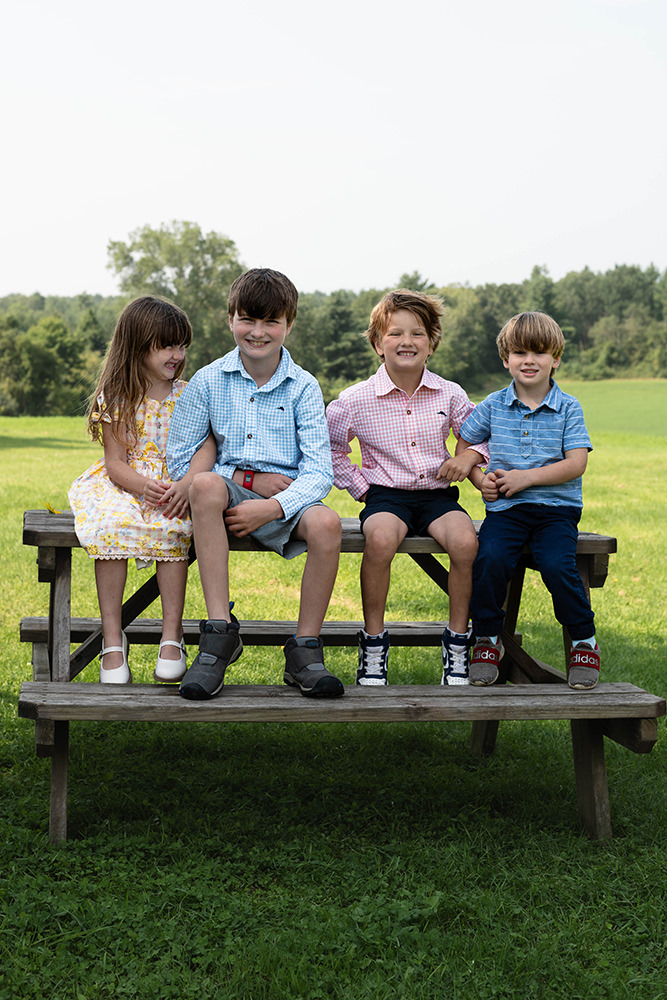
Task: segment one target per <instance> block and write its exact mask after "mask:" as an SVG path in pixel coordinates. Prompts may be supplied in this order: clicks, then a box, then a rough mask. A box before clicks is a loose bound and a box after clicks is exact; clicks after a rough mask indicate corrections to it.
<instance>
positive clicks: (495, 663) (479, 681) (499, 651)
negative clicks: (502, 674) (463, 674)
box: [470, 637, 503, 687]
mask: <svg viewBox="0 0 667 1000" xmlns="http://www.w3.org/2000/svg"><path fill="white" fill-rule="evenodd" d="M502 655H503V644H502V643H501V641H500V639H498V641H497V642H492V641H491V639H489V638H488V637H481V638H479V639H477V640H476V641H475V645H474V647H473V651H472V657H471V659H470V683H471V684H475V685H476V686H478V687H488V685H489V684H494V683H495V681H497V680H498V667H499V664H500V658H501V656H502Z"/></svg>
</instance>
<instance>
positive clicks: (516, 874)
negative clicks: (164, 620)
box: [0, 381, 667, 1000]
mask: <svg viewBox="0 0 667 1000" xmlns="http://www.w3.org/2000/svg"><path fill="white" fill-rule="evenodd" d="M562 384H563V387H564V388H565V389H566V390H568V391H572V392H574V393H575V394H576V395H578V396H579V398H580V399H581V401H582V403H583V405H584V410H585V413H586V419H587V424H588V427H589V430H590V432H591V435H592V438H593V443H594V446H595V450H594V451H593V453H592V454H591V457H590V460H589V467H588V471H587V473H586V476H585V480H584V500H585V510H584V516H583V519H582V527H583V528H584V529H587V530H591V531H599V532H602V533H605V534H611V535H615V536H616V537H617V538H618V544H619V551H618V555H617V556H615V557H612V562H611V569H610V574H609V579H608V580H607V583H606V586H605V587H604V589H602V590H597V591H594V592H593V603H594V609H595V611H596V615H597V633H598V638H599V641H600V645H601V647H602V654H603V677H604V679H606V680H629V681H632V682H634V683H636V684H638V685H640V686H642V687H646V688H648V689H649V690H651V691H653V692H654V693H656V694H660V695H663V696H664V695H665V694H666V693H667V672H666V670H665V667H666V665H667V655H666V654H667V649H666V647H667V622H666V615H665V594H666V592H667V586H666V584H667V581H666V570H665V566H666V565H667V533H666V532H665V528H664V524H663V511H664V499H663V498H664V496H665V493H666V491H667V471H666V470H665V463H664V461H663V460H662V456H663V455H664V453H665V447H666V446H667V383H665V382H648V381H641V382H639V381H637V382H634V381H633V382H600V383H587V384H583V383H565V382H564V383H562ZM97 454H98V449H97V447H96V446H91V445H90V444H89V443H87V442H86V439H85V436H84V428H83V422H82V421H81V420H74V419H66V418H50V419H29V418H16V419H11V418H0V456H1V465H0V477H1V480H0V481H1V482H2V500H3V502H2V514H1V515H0V542H1V545H2V548H1V551H2V593H1V595H0V640H1V645H0V712H1V713H2V722H1V726H2V729H1V734H0V765H1V767H0V782H1V786H0V788H1V796H0V824H1V830H0V838H1V839H0V843H1V844H2V847H1V848H0V851H1V864H0V893H1V894H2V900H1V904H0V1000H10V998H11V1000H14V998H17V997H23V998H33V997H35V998H37V997H42V996H49V997H50V998H52V1000H98V998H100V1000H106V998H112V997H114V998H147V1000H148V998H151V1000H152V998H163V997H164V998H171V997H178V998H180V1000H184V998H190V997H192V998H201V1000H205V998H209V997H210V998H221V997H222V998H234V1000H236V998H239V1000H241V998H242V1000H264V998H266V1000H319V998H325V997H335V998H343V997H345V998H366V997H368V998H377V1000H385V998H387V1000H388V998H396V997H406V998H415V1000H421V998H424V1000H426V998H436V997H437V998H443V997H445V998H455V1000H458V998H459V997H460V998H466V1000H477V998H479V1000H486V998H510V997H511V998H515V997H521V998H533V997H535V998H537V997H549V998H552V997H553V998H557V1000H560V998H563V1000H565V998H568V1000H578V998H582V1000H583V998H586V1000H598V998H599V1000H602V998H605V1000H621V998H626V997H627V998H632V1000H658V998H667V986H666V985H665V976H664V972H663V969H664V966H665V962H666V959H667V954H666V952H667V948H666V945H665V941H666V937H667V898H666V890H665V885H666V882H667V853H666V851H665V836H664V831H665V826H666V825H667V740H666V739H665V731H664V723H660V729H659V732H660V737H659V741H658V745H657V746H656V748H655V749H654V751H653V752H652V753H651V754H650V755H648V756H647V757H638V756H635V755H633V754H631V753H629V752H628V751H626V750H624V749H622V748H620V747H618V746H617V745H616V744H609V745H608V747H607V764H608V772H609V785H610V794H611V805H612V822H613V824H614V830H615V837H614V839H613V841H611V842H610V843H608V844H604V845H599V844H592V843H590V842H588V840H587V839H586V838H585V837H584V836H583V835H582V834H580V833H579V830H578V824H577V815H576V801H575V794H574V781H573V768H572V762H571V759H570V758H571V749H570V740H569V731H568V726H567V724H566V723H554V722H548V723H534V724H530V723H528V724H527V723H521V724H519V723H505V724H503V726H502V727H501V731H500V735H499V739H498V745H497V748H496V752H495V754H494V755H493V757H491V758H490V759H488V760H481V761H480V760H474V759H471V758H470V757H469V756H468V753H467V737H468V727H467V726H465V725H462V724H448V725H437V724H423V725H416V724H415V725H413V724H407V723H406V724H402V725H400V726H398V725H393V726H392V725H387V726H370V725H347V726H345V725H340V726H336V725H322V726H310V727H309V726H305V725H303V726H302V725H294V726H280V725H264V726H260V725H242V724H239V725H228V726H225V727H221V726H215V725H208V724H205V725H198V726H195V725H192V726H188V725H176V724H168V723H163V724H154V725H145V724H133V725H122V724H119V723H118V724H115V725H98V724H92V723H85V724H83V723H82V724H78V725H73V726H72V735H71V741H72V752H71V768H70V771H71V790H70V837H71V839H70V840H69V841H68V843H67V844H66V845H64V846H63V847H61V848H52V847H51V846H50V845H49V844H48V785H49V774H48V762H46V761H44V760H37V759H36V758H35V756H34V743H33V732H32V727H31V725H30V724H29V723H28V722H26V721H23V720H19V719H17V716H16V706H17V700H18V690H19V686H20V683H21V681H22V680H24V679H27V678H29V677H30V675H31V668H30V663H29V660H30V651H29V649H28V648H25V647H23V646H22V645H21V644H20V643H19V642H18V622H19V619H20V618H21V616H23V615H26V614H45V613H46V611H47V606H48V587H47V586H46V585H44V584H38V583H37V575H36V571H35V564H34V563H35V551H34V550H32V549H27V548H25V547H23V546H22V544H21V516H22V512H23V510H24V508H29V507H43V506H44V505H45V504H47V503H48V504H50V505H51V506H53V507H55V508H62V507H64V506H66V493H67V487H68V485H69V483H70V482H71V480H72V479H73V478H74V477H75V476H76V475H77V474H78V473H79V472H80V471H82V470H83V469H84V468H85V467H86V465H88V464H89V463H90V462H91V461H92V459H93V458H94V457H97ZM330 502H331V503H332V504H333V505H334V506H335V508H336V509H337V510H338V511H339V513H341V514H343V515H345V514H353V513H355V512H356V510H357V506H356V505H355V504H354V503H353V502H352V501H350V500H349V499H348V498H347V497H345V496H343V495H340V494H334V495H332V497H331V498H330ZM463 502H464V503H465V505H466V507H467V508H468V510H469V511H470V513H471V514H472V515H473V516H477V517H479V516H482V507H481V504H480V502H479V499H478V497H477V496H476V495H475V494H474V491H473V490H472V489H471V488H465V489H464V492H463ZM358 560H359V557H357V556H345V557H344V558H343V560H342V564H341V571H340V574H339V579H338V582H337V586H336V591H335V594H334V599H333V602H332V607H331V617H332V618H355V617H358V616H359V614H360V601H359V591H358ZM301 566H302V563H301V561H300V560H298V561H296V562H295V563H293V564H289V563H286V562H284V561H282V560H280V559H278V558H277V557H275V556H272V555H269V554H266V555H257V556H254V557H253V558H252V559H248V558H247V557H245V559H244V558H243V557H242V556H241V555H235V556H234V557H233V564H232V581H233V596H234V598H235V600H236V602H237V608H236V610H237V613H238V615H239V617H240V618H262V617H264V618H280V617H292V616H294V614H295V608H296V601H297V596H298V587H299V578H300V572H301ZM136 575H137V576H138V574H136ZM134 576H135V572H134V571H133V574H132V579H131V582H132V580H134ZM139 579H143V577H140V578H139ZM525 595H526V596H525V599H524V605H523V608H522V614H521V617H520V628H521V631H522V632H523V633H524V635H525V637H526V640H525V641H526V643H527V644H529V645H530V648H531V649H534V650H535V651H536V652H537V653H538V655H540V656H541V658H542V659H544V660H547V661H549V662H553V663H559V662H560V659H561V658H562V649H561V640H560V634H559V629H558V626H557V625H556V623H555V621H554V619H553V613H552V610H551V607H550V601H549V599H548V595H547V594H546V593H545V591H544V588H543V587H542V585H541V583H540V581H539V578H537V576H536V575H532V574H531V576H530V578H529V580H528V583H527V585H526V588H525ZM440 602H441V598H440V596H439V591H438V590H437V588H435V586H434V585H433V584H431V583H430V582H429V581H428V580H426V579H425V578H423V574H421V573H420V571H419V570H417V569H416V567H413V565H412V562H411V561H410V560H408V559H399V561H398V562H397V564H396V567H395V572H394V581H393V586H392V591H391V594H390V602H389V607H388V617H389V618H406V619H429V618H431V619H433V618H446V616H447V610H446V607H440V606H439V604H440ZM73 605H74V608H75V613H80V614H87V613H88V614H94V613H95V612H96V598H95V591H94V584H93V576H92V566H91V564H90V562H89V561H88V560H87V559H86V557H85V555H84V554H83V553H77V554H76V556H75V558H74V586H73ZM158 613H159V612H158V610H157V608H156V610H155V614H158ZM202 613H203V601H202V595H201V588H200V585H199V580H198V575H197V573H196V570H194V571H193V572H192V574H191V580H190V583H189V590H188V600H187V608H186V614H187V615H188V616H189V617H199V616H200V615H201V614H202ZM131 656H132V669H133V673H134V675H135V677H136V679H138V680H145V681H148V680H149V679H150V676H151V673H152V659H153V657H154V656H155V650H150V649H142V648H141V647H139V648H133V649H132V651H131ZM281 656H282V654H281V652H280V650H279V649H252V648H249V649H248V650H247V651H246V652H245V653H244V655H243V657H242V659H241V660H240V661H239V662H238V664H236V665H235V666H234V667H233V668H232V671H230V677H229V679H230V682H232V683H233V682H234V681H256V682H266V683H277V682H278V681H279V680H280V677H281V669H280V663H281ZM328 660H329V663H330V665H331V666H332V668H333V669H334V670H335V671H336V672H337V673H338V674H339V675H340V676H341V677H342V678H343V679H344V681H345V682H347V683H352V681H353V677H354V669H355V651H354V650H352V649H344V650H332V651H331V652H330V653H329V656H328ZM390 670H391V673H390V680H391V681H392V682H394V683H437V682H438V681H439V676H440V666H439V663H438V657H437V651H434V650H428V649H414V650H394V651H393V652H392V660H391V666H390ZM95 673H96V664H91V666H90V667H89V668H88V670H87V671H86V672H85V673H84V679H88V680H91V679H94V678H95Z"/></svg>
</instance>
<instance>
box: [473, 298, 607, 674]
mask: <svg viewBox="0 0 667 1000" xmlns="http://www.w3.org/2000/svg"><path fill="white" fill-rule="evenodd" d="M497 344H498V353H499V354H500V357H501V358H502V361H503V364H504V366H505V368H507V369H508V370H509V373H510V375H511V376H512V379H513V381H512V383H511V385H509V386H508V387H507V388H506V389H501V390H500V391H499V392H493V393H491V395H489V396H487V398H486V399H485V400H484V401H483V402H482V403H480V404H479V406H477V407H476V408H475V410H474V411H473V413H472V414H471V415H470V416H469V417H468V419H467V420H466V422H465V424H464V425H463V427H462V428H461V439H460V441H459V443H458V448H457V451H459V450H464V449H465V448H468V447H472V446H474V445H476V444H481V443H482V442H483V441H488V442H489V451H490V458H489V465H488V468H487V472H486V475H485V477H484V479H483V480H482V486H481V491H482V496H483V498H484V501H485V504H486V518H485V520H484V523H483V524H482V527H481V529H480V533H479V553H478V555H477V559H476V561H475V564H474V567H473V597H472V601H471V605H470V610H471V616H472V628H473V633H474V635H475V637H476V640H475V646H474V648H473V653H472V658H471V662H470V683H471V684H477V685H488V684H493V683H494V681H495V680H496V679H497V677H498V665H499V662H500V658H501V656H502V652H503V648H502V644H501V641H500V634H501V632H502V629H503V623H504V619H505V613H504V611H503V603H504V601H505V596H506V593H507V585H508V583H509V581H510V579H511V578H512V575H513V574H514V570H515V569H516V566H517V563H518V561H519V557H520V555H521V552H522V550H523V547H524V545H525V544H528V546H529V547H530V550H531V553H532V555H533V559H534V560H535V563H536V565H537V567H538V569H539V571H540V574H541V576H542V579H543V581H544V583H545V584H546V586H547V588H548V590H549V592H550V593H551V597H552V601H553V606H554V613H555V615H556V618H557V619H558V621H559V622H560V623H561V625H564V626H565V628H566V629H567V630H568V632H569V635H570V639H571V643H572V645H571V650H570V657H569V668H568V683H569V685H570V687H572V688H576V689H578V690H588V689H590V688H593V687H595V685H596V684H597V682H598V678H599V675H600V653H599V649H598V646H597V643H596V641H595V630H594V625H593V618H594V616H593V611H592V609H591V605H590V601H589V600H588V597H587V595H586V591H585V589H584V585H583V583H582V580H581V577H580V575H579V573H578V571H577V565H576V550H577V537H578V530H579V529H578V523H579V519H580V517H581V511H582V506H583V500H582V491H581V477H582V475H583V473H584V472H585V470H586V464H587V462H588V452H589V451H591V449H592V446H591V441H590V437H589V436H588V431H587V430H586V425H585V424H584V415H583V411H582V409H581V404H580V403H579V401H578V400H577V399H575V398H574V396H570V395H567V394H566V393H564V392H562V391H561V389H559V387H558V385H557V384H556V382H555V381H554V379H553V377H552V376H553V373H554V372H555V371H556V369H557V368H558V366H559V364H560V360H561V356H562V354H563V349H564V346H565V340H564V338H563V334H562V332H561V329H560V327H559V326H558V324H557V323H556V322H555V320H553V319H552V318H551V317H550V316H547V315H546V314H545V313H540V312H525V313H521V314H520V315H518V316H514V317H512V319H511V320H509V322H508V323H506V324H505V326H504V327H503V329H502V330H501V331H500V334H499V335H498V339H497Z"/></svg>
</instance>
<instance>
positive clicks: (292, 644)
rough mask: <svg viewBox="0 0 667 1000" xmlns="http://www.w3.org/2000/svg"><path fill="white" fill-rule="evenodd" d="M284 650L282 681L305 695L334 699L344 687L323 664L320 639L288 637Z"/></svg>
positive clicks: (343, 690) (342, 692)
mask: <svg viewBox="0 0 667 1000" xmlns="http://www.w3.org/2000/svg"><path fill="white" fill-rule="evenodd" d="M283 652H284V653H285V674H284V677H283V680H284V681H285V684H291V685H292V686H293V687H298V688H299V689H300V691H301V694H304V695H306V697H308V698H337V697H338V696H339V695H341V694H344V693H345V688H344V687H343V685H342V684H341V682H340V681H339V680H338V678H337V677H334V675H333V674H331V673H329V671H328V670H327V668H326V667H325V666H324V650H323V649H322V640H321V639H315V638H306V639H295V638H294V637H292V638H291V639H288V640H287V642H286V643H285V645H284V646H283Z"/></svg>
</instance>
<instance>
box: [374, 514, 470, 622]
mask: <svg viewBox="0 0 667 1000" xmlns="http://www.w3.org/2000/svg"><path fill="white" fill-rule="evenodd" d="M369 520H370V519H369ZM428 533H429V535H431V536H432V537H433V538H435V540H436V542H438V543H439V544H440V545H442V547H443V549H444V550H445V552H447V553H448V555H449V627H450V629H451V631H452V632H458V633H460V634H464V633H465V632H467V631H468V612H469V607H470V598H471V597H472V564H473V563H474V561H475V556H476V555H477V536H476V535H475V528H474V526H473V523H472V521H471V520H470V518H469V517H468V515H467V514H464V513H463V511H460V510H453V511H451V512H450V513H449V514H443V515H442V517H439V518H437V519H436V520H435V521H432V522H431V523H430V524H429V526H428Z"/></svg>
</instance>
